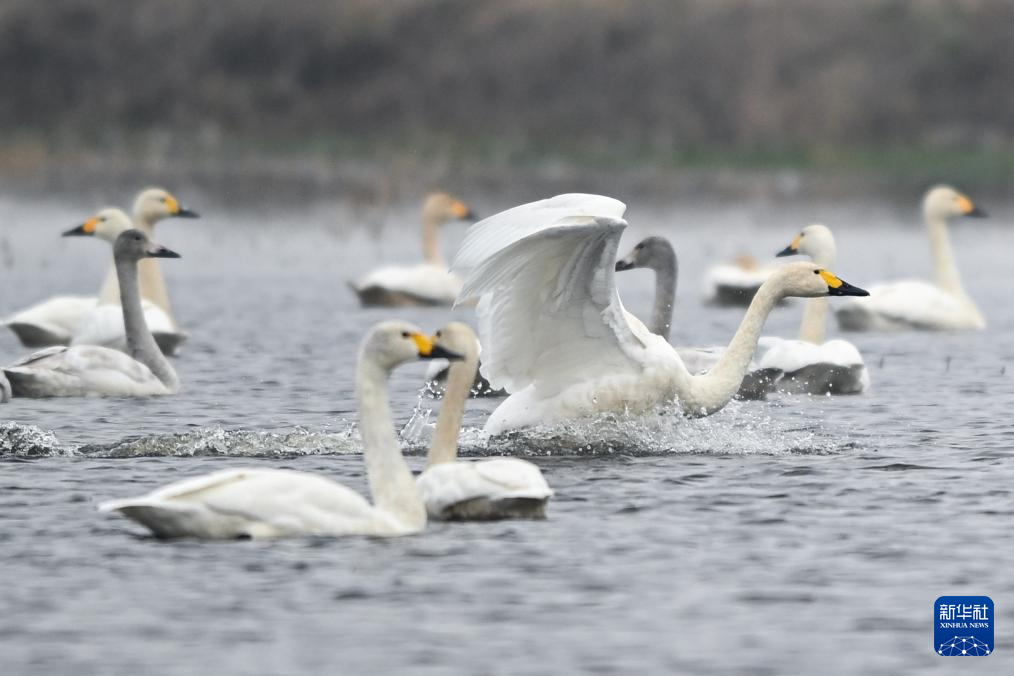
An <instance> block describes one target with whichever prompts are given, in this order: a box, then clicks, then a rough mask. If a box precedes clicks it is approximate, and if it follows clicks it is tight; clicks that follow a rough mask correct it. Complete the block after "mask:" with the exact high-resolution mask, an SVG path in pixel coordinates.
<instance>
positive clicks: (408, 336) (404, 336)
mask: <svg viewBox="0 0 1014 676" xmlns="http://www.w3.org/2000/svg"><path fill="white" fill-rule="evenodd" d="M401 337H402V338H411V337H412V334H411V333H409V332H408V331H402V332H401Z"/></svg>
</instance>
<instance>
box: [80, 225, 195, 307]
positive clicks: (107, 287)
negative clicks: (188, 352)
mask: <svg viewBox="0 0 1014 676" xmlns="http://www.w3.org/2000/svg"><path fill="white" fill-rule="evenodd" d="M134 227H136V228H137V229H138V230H140V231H142V232H143V233H144V234H146V235H148V238H149V239H154V232H155V224H154V223H152V222H151V221H150V220H148V219H145V218H142V217H141V216H135V217H134ZM137 269H138V279H139V284H140V289H141V298H143V299H145V300H147V301H151V302H152V303H154V304H155V305H157V306H158V307H160V308H162V310H163V311H165V313H166V314H167V315H169V319H170V320H171V321H172V324H173V327H175V326H176V317H175V316H173V310H172V305H171V304H170V302H169V289H168V288H167V287H166V284H165V278H164V277H162V268H160V267H159V264H158V261H156V260H155V259H153V258H145V259H144V260H142V261H140V262H139V263H138V264H137ZM119 300H120V287H119V284H118V282H117V278H116V267H115V266H114V267H113V268H112V269H111V270H109V272H108V273H107V274H106V281H105V282H103V284H102V289H101V290H100V291H99V304H101V305H113V304H115V303H117V302H119Z"/></svg>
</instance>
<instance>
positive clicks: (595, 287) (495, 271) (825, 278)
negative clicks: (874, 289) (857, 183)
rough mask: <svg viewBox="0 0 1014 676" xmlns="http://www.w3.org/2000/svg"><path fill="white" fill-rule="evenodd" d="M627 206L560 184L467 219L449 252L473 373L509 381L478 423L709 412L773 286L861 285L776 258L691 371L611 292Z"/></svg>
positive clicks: (724, 394) (756, 329)
mask: <svg viewBox="0 0 1014 676" xmlns="http://www.w3.org/2000/svg"><path fill="white" fill-rule="evenodd" d="M625 209H626V207H625V205H624V204H623V203H622V202H619V201H617V200H614V199H612V198H609V197H603V196H599V195H580V194H571V195H560V196H557V197H554V198H550V199H547V200H542V201H540V202H533V203H531V204H525V205H521V206H519V207H515V208H513V209H509V210H507V211H505V212H502V213H501V214H498V215H496V216H493V217H491V218H488V219H486V220H484V221H481V222H479V223H478V224H476V225H474V226H473V227H472V228H470V229H469V232H468V234H467V235H466V237H465V241H464V242H463V243H462V246H461V249H460V250H459V252H458V256H457V258H456V259H455V263H454V269H455V271H458V272H459V273H460V274H461V275H462V277H463V278H464V280H465V284H464V289H463V291H462V295H461V296H460V297H459V300H466V299H470V298H478V299H479V302H478V306H477V308H476V313H477V315H478V319H479V333H480V336H481V339H482V344H483V346H484V352H483V354H484V357H483V363H482V374H483V376H485V377H486V378H487V380H489V382H490V384H491V385H492V386H494V387H503V388H505V389H506V390H507V391H508V392H510V393H511V394H510V396H509V397H508V398H507V399H506V400H505V401H504V402H503V403H502V404H501V405H500V406H499V407H498V408H497V409H496V410H495V411H494V412H493V414H492V415H491V416H490V418H489V419H488V421H487V423H486V431H487V432H489V433H492V434H496V433H500V432H503V431H507V430H510V429H516V428H523V427H529V426H532V425H536V424H545V423H552V422H554V421H558V420H564V419H568V418H576V417H583V416H587V415H592V414H595V413H597V412H603V411H618V412H625V411H630V412H639V411H644V410H647V409H649V408H652V407H654V406H657V405H659V404H663V403H666V402H673V401H675V402H678V403H679V404H680V405H681V407H682V409H683V411H684V412H685V413H687V414H689V415H709V414H711V413H714V412H716V411H718V410H720V409H721V408H723V407H724V406H725V404H727V403H728V401H729V400H730V399H731V398H732V397H733V395H734V394H735V393H736V391H737V389H738V388H739V386H740V384H741V383H742V380H743V375H744V374H745V373H746V370H747V367H748V365H749V362H750V359H751V357H752V356H753V352H754V349H755V348H756V343H757V339H758V338H759V336H760V330H761V328H762V326H763V323H764V320H765V319H766V318H767V315H768V313H769V312H770V311H771V309H773V308H774V306H775V304H776V303H777V302H778V301H779V300H780V299H781V298H783V297H785V296H789V295H794V296H803V297H815V296H821V295H859V294H864V293H866V292H865V291H863V290H861V289H857V288H856V287H853V286H851V285H849V284H846V283H845V282H843V281H842V280H840V279H838V278H837V277H835V276H834V275H833V274H832V273H830V272H828V271H826V270H823V269H821V268H820V267H819V266H816V265H813V264H811V263H795V264H792V265H789V266H785V267H782V268H779V269H778V270H777V271H776V272H774V273H772V275H771V276H770V277H769V278H768V280H767V281H766V282H765V283H764V284H763V285H762V286H761V289H760V290H759V291H758V292H757V294H756V295H755V296H754V300H753V301H752V303H751V305H750V308H749V310H748V311H747V313H746V316H745V317H744V319H743V322H742V323H741V324H740V328H739V330H738V331H737V332H736V335H735V337H734V338H733V340H732V342H731V343H730V345H729V347H728V348H727V349H726V351H725V353H724V354H723V356H722V358H721V359H720V360H719V362H718V363H717V364H716V365H715V367H714V368H713V369H712V370H711V371H709V372H708V373H707V374H704V375H692V374H690V373H689V372H688V371H687V368H686V366H685V365H684V364H683V362H682V361H681V360H680V358H679V355H678V353H677V352H676V351H675V350H674V349H673V348H672V347H671V346H670V345H669V343H668V342H667V341H666V340H665V339H663V338H662V337H661V336H658V335H656V334H654V333H652V332H650V331H649V330H648V329H647V328H646V327H645V326H644V324H642V323H641V322H640V321H639V320H638V319H637V318H636V317H634V316H633V315H631V314H630V313H629V312H627V311H626V310H625V309H624V308H623V304H622V303H621V302H620V299H619V296H618V295H617V293H616V286H615V280H614V267H615V260H616V249H617V246H618V244H619V239H620V236H621V235H622V233H623V230H624V229H625V228H626V222H625V221H624V220H622V215H623V212H624V211H625Z"/></svg>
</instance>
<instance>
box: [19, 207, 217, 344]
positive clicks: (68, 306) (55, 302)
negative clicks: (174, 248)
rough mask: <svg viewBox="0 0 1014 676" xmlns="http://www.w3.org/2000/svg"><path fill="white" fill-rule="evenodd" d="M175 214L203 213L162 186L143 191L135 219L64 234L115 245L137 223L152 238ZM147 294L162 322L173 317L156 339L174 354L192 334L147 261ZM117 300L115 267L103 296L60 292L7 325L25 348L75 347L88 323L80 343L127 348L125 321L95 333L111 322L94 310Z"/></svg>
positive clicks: (143, 291)
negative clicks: (181, 329) (181, 323)
mask: <svg viewBox="0 0 1014 676" xmlns="http://www.w3.org/2000/svg"><path fill="white" fill-rule="evenodd" d="M100 213H101V212H100ZM170 217H177V218H197V217H198V215H197V213H196V212H194V211H191V210H190V209H187V208H186V207H183V206H182V205H181V204H180V203H179V201H178V200H177V199H176V198H175V197H173V196H172V195H171V194H169V193H168V192H167V191H165V190H163V189H161V188H148V189H146V190H142V191H141V192H140V193H139V194H138V196H137V199H136V200H135V201H134V220H133V222H131V221H130V220H129V219H124V220H121V219H116V220H115V221H108V222H106V221H99V220H95V221H91V222H88V223H85V224H83V225H81V226H78V227H77V228H74V229H72V230H69V231H68V232H66V233H64V235H93V236H96V237H98V238H99V239H105V240H106V241H108V242H110V243H112V242H113V241H114V240H115V239H116V237H117V236H118V235H119V234H120V233H121V232H123V231H124V230H127V229H130V228H131V227H135V226H136V227H137V228H138V229H140V230H141V231H143V232H144V233H145V234H146V235H148V237H152V236H153V233H154V227H155V223H157V222H158V221H160V220H163V219H166V218H170ZM141 295H142V297H143V298H144V299H145V300H149V301H150V302H151V303H154V304H155V305H157V306H158V307H159V308H160V309H161V310H162V313H163V316H162V318H160V319H161V320H162V322H164V321H165V319H168V321H169V323H170V324H171V325H172V331H171V332H167V331H165V330H163V329H162V328H159V331H158V333H157V334H156V339H157V341H158V342H159V344H160V346H164V347H166V348H171V349H166V350H165V351H166V353H167V354H173V353H174V352H175V347H176V346H178V345H179V344H180V343H181V342H182V341H183V340H185V339H186V334H183V333H180V332H179V330H178V329H177V328H176V320H175V319H174V318H173V317H172V312H171V309H170V307H169V296H168V292H167V291H166V287H165V282H164V280H163V279H162V275H161V272H160V271H159V269H158V264H157V263H155V261H152V260H145V261H142V262H141ZM117 303H119V289H118V287H117V281H116V271H115V270H110V272H109V274H108V275H107V276H106V282H105V283H104V285H103V287H102V289H101V291H100V292H99V296H97V297H96V296H57V297H55V298H51V299H49V300H46V301H43V302H40V303H37V304H35V305H33V306H31V307H29V308H26V309H24V310H21V311H20V312H16V313H14V314H13V315H10V316H9V317H7V318H5V319H4V320H3V323H4V324H5V325H6V326H7V327H8V328H10V329H11V331H13V332H14V334H15V335H17V337H18V340H20V341H21V344H22V345H24V346H25V347H48V346H50V345H70V344H72V343H73V342H75V341H74V338H75V334H76V333H77V331H78V330H79V328H82V327H83V330H84V331H85V334H84V335H83V336H82V337H79V338H78V340H77V341H76V342H77V344H89V345H106V346H107V347H117V349H122V346H123V345H125V339H124V332H123V327H122V325H121V326H120V327H119V329H118V331H115V332H114V333H115V335H113V336H112V338H109V334H108V333H107V332H102V333H99V334H96V333H95V331H96V327H97V326H105V321H106V320H104V319H102V318H92V317H91V316H90V315H91V313H93V312H99V309H100V307H101V306H103V305H106V304H111V305H116V304H117ZM100 314H102V313H100ZM113 314H114V316H115V315H117V314H118V311H114V313H113ZM159 326H160V325H159ZM100 341H101V342H100Z"/></svg>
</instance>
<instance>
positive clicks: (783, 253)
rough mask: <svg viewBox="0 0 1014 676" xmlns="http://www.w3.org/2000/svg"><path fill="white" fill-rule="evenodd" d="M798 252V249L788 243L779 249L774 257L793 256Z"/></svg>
mask: <svg viewBox="0 0 1014 676" xmlns="http://www.w3.org/2000/svg"><path fill="white" fill-rule="evenodd" d="M798 253H799V249H793V248H792V245H791V244H790V245H788V246H787V247H785V248H784V249H782V250H781V251H779V252H778V253H776V254H775V258H781V257H782V256H795V255H796V254H798Z"/></svg>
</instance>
